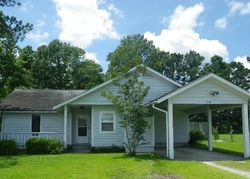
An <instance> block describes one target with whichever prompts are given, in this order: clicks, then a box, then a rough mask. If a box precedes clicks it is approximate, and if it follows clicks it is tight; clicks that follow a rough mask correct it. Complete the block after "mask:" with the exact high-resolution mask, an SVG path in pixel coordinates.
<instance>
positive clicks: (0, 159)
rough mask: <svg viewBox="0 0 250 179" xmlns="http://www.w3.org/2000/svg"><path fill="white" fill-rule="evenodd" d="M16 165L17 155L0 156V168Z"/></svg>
mask: <svg viewBox="0 0 250 179" xmlns="http://www.w3.org/2000/svg"><path fill="white" fill-rule="evenodd" d="M16 165H18V160H17V157H15V156H0V170H1V169H3V168H10V167H13V166H16Z"/></svg>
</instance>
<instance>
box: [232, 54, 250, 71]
mask: <svg viewBox="0 0 250 179" xmlns="http://www.w3.org/2000/svg"><path fill="white" fill-rule="evenodd" d="M234 61H236V62H240V63H242V64H243V65H244V66H245V67H246V68H248V69H250V62H248V61H247V57H246V56H243V57H239V56H238V57H236V58H235V59H234Z"/></svg>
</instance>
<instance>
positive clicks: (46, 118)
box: [41, 113, 64, 132]
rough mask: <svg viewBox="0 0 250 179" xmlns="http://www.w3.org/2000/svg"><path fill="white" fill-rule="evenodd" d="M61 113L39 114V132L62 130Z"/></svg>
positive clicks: (62, 120)
mask: <svg viewBox="0 0 250 179" xmlns="http://www.w3.org/2000/svg"><path fill="white" fill-rule="evenodd" d="M63 125H64V119H63V113H55V114H41V132H63V129H64V127H63Z"/></svg>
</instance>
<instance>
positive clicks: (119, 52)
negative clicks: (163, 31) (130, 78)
mask: <svg viewBox="0 0 250 179" xmlns="http://www.w3.org/2000/svg"><path fill="white" fill-rule="evenodd" d="M158 53H159V50H158V49H156V47H155V46H154V45H153V42H152V41H148V40H147V39H145V38H144V36H143V35H140V34H136V35H130V36H126V37H125V38H123V39H122V40H121V41H120V45H119V46H118V47H117V48H116V49H115V50H114V52H111V53H109V54H108V56H107V61H108V62H109V66H108V70H107V74H106V75H107V78H108V79H110V78H113V77H116V76H118V75H120V74H123V73H125V72H127V71H128V70H130V69H131V68H133V67H135V66H136V65H140V64H145V65H147V66H157V63H158V62H157V59H158V58H157V54H158Z"/></svg>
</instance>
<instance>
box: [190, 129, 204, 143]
mask: <svg viewBox="0 0 250 179" xmlns="http://www.w3.org/2000/svg"><path fill="white" fill-rule="evenodd" d="M189 136H190V140H189V143H190V144H195V143H196V142H198V141H201V140H204V139H205V136H204V134H203V133H202V132H201V131H200V130H191V131H190V132H189Z"/></svg>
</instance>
